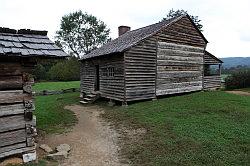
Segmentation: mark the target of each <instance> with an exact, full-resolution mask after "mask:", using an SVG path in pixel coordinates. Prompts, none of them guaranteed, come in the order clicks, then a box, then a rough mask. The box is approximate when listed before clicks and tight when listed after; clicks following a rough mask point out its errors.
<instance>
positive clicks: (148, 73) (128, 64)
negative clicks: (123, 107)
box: [124, 36, 156, 101]
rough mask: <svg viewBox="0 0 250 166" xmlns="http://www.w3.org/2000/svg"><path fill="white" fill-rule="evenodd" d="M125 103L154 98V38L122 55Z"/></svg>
mask: <svg viewBox="0 0 250 166" xmlns="http://www.w3.org/2000/svg"><path fill="white" fill-rule="evenodd" d="M124 62H125V86H126V89H125V91H126V92H125V94H126V95H125V96H126V101H134V100H142V99H151V98H155V97H156V96H155V83H156V80H155V79H156V38H155V37H154V36H153V37H150V38H148V39H146V40H144V41H142V42H140V43H139V44H137V45H136V46H133V47H132V48H131V49H129V50H128V51H126V52H125V53H124Z"/></svg>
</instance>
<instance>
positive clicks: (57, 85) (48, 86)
mask: <svg viewBox="0 0 250 166" xmlns="http://www.w3.org/2000/svg"><path fill="white" fill-rule="evenodd" d="M68 88H80V81H69V82H40V83H36V84H35V85H34V86H33V90H34V91H35V92H39V91H42V90H61V89H68Z"/></svg>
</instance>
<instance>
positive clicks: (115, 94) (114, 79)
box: [81, 54, 124, 101]
mask: <svg viewBox="0 0 250 166" xmlns="http://www.w3.org/2000/svg"><path fill="white" fill-rule="evenodd" d="M123 60H124V57H123V54H115V55H109V56H104V57H100V58H95V59H90V60H83V61H82V63H81V92H84V93H86V94H89V93H91V92H92V91H94V90H95V81H96V65H98V66H99V86H100V89H99V92H100V94H101V96H102V97H106V98H109V99H114V100H118V101H123V100H124V61H123ZM108 68H113V69H114V75H112V76H110V75H107V69H108Z"/></svg>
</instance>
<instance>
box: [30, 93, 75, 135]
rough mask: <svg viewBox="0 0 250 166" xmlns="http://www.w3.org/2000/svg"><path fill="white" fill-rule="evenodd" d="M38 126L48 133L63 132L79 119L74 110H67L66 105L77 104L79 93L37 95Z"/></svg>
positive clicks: (36, 112) (36, 113)
mask: <svg viewBox="0 0 250 166" xmlns="http://www.w3.org/2000/svg"><path fill="white" fill-rule="evenodd" d="M35 102H36V111H35V115H36V117H37V127H38V129H40V130H43V131H45V132H46V133H61V132H64V131H66V130H67V129H68V128H70V127H71V126H72V125H74V124H75V122H76V121H77V119H76V116H75V115H74V113H73V112H71V111H69V110H65V109H64V106H66V105H70V104H77V103H78V102H79V93H77V92H76V93H66V94H63V95H51V96H37V97H36V98H35Z"/></svg>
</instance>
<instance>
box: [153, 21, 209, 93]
mask: <svg viewBox="0 0 250 166" xmlns="http://www.w3.org/2000/svg"><path fill="white" fill-rule="evenodd" d="M156 36H157V39H158V48H157V82H156V95H166V94H174V93H183V92H191V91H198V90H202V79H203V55H204V50H205V46H206V42H205V41H204V39H203V38H202V37H201V36H200V34H199V32H198V31H197V30H196V29H195V27H194V26H193V24H192V23H191V22H190V20H189V19H188V18H187V17H183V18H182V19H180V20H178V21H176V22H175V23H173V24H172V25H171V26H170V27H168V28H167V29H164V30H162V31H161V32H159V33H157V34H156Z"/></svg>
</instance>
